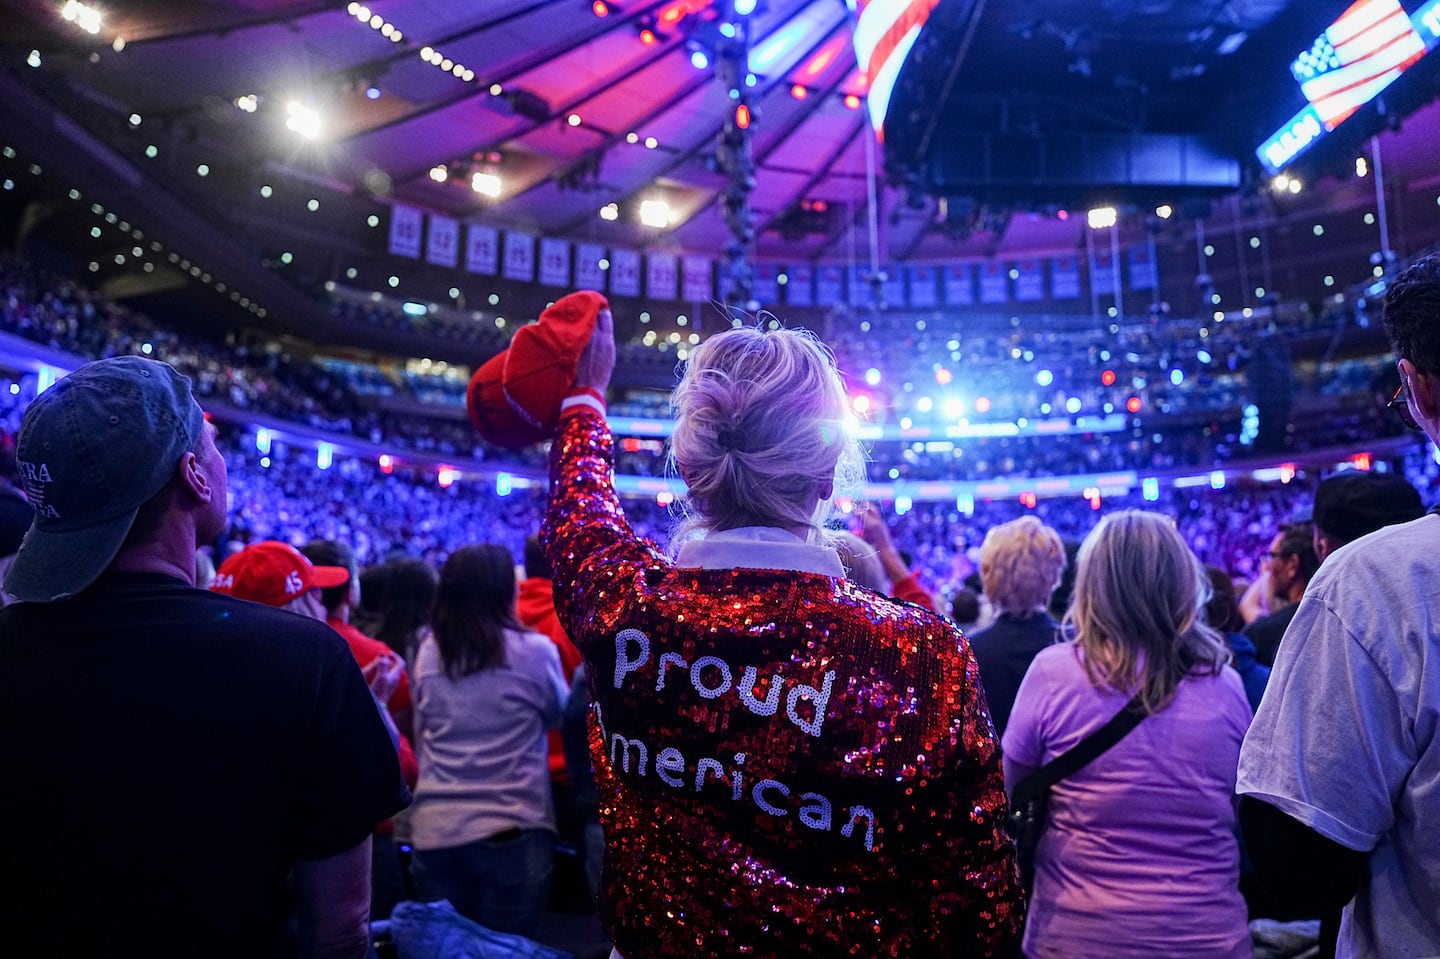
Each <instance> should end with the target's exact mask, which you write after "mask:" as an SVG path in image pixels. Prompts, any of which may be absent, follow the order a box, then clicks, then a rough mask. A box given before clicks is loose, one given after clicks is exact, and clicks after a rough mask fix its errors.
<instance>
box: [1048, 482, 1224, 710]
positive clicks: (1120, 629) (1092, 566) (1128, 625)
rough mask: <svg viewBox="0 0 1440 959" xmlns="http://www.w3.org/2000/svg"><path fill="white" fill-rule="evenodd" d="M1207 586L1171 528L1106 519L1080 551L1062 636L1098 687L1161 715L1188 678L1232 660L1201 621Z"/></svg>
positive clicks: (1133, 518) (1162, 521)
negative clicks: (1069, 641) (1134, 697)
mask: <svg viewBox="0 0 1440 959" xmlns="http://www.w3.org/2000/svg"><path fill="white" fill-rule="evenodd" d="M1209 599H1210V581H1209V579H1208V578H1207V577H1206V575H1205V569H1204V567H1203V566H1202V565H1201V564H1200V560H1199V559H1197V558H1196V556H1195V554H1194V553H1193V552H1191V550H1190V547H1189V546H1187V545H1186V543H1185V540H1184V539H1182V538H1181V536H1180V533H1179V531H1178V530H1176V529H1175V524H1174V522H1173V521H1172V520H1171V519H1170V517H1168V516H1164V515H1162V514H1160V513H1150V512H1146V511H1143V510H1124V511H1121V512H1118V513H1111V514H1110V515H1108V516H1106V517H1104V518H1103V519H1101V520H1100V522H1099V523H1098V524H1097V525H1096V526H1095V529H1094V530H1092V531H1091V533H1090V535H1089V536H1087V537H1086V538H1085V541H1084V542H1083V543H1082V544H1081V545H1080V553H1079V556H1078V557H1077V558H1076V571H1075V590H1074V594H1073V597H1072V599H1071V601H1070V608H1069V610H1068V611H1067V612H1066V613H1065V621H1064V625H1065V629H1066V633H1067V635H1068V636H1069V637H1070V638H1071V639H1072V640H1073V641H1074V642H1075V643H1077V644H1078V645H1079V646H1080V649H1081V651H1082V652H1083V653H1084V659H1085V672H1086V673H1087V675H1089V677H1090V681H1091V682H1092V683H1093V684H1094V685H1095V686H1096V687H1097V688H1101V687H1108V688H1110V689H1113V690H1115V691H1117V692H1123V693H1129V694H1132V695H1134V694H1138V695H1139V696H1140V702H1141V705H1142V706H1143V707H1144V709H1145V712H1146V713H1147V714H1153V713H1157V712H1160V711H1161V710H1163V709H1165V707H1167V706H1168V705H1170V702H1171V700H1173V699H1174V698H1175V690H1176V689H1177V688H1178V687H1179V685H1180V682H1181V681H1182V680H1183V679H1184V678H1185V677H1186V676H1191V675H1216V674H1218V673H1219V672H1220V671H1221V670H1222V669H1223V668H1224V667H1225V665H1226V664H1227V663H1228V662H1229V661H1230V651H1229V649H1228V647H1227V646H1226V645H1225V640H1224V639H1223V638H1222V637H1221V635H1220V634H1219V633H1218V632H1216V631H1215V630H1214V629H1212V628H1210V627H1209V626H1208V625H1206V623H1205V618H1204V608H1205V604H1206V603H1207V602H1208V601H1209Z"/></svg>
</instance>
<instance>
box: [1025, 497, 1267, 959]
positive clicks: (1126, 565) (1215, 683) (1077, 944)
mask: <svg viewBox="0 0 1440 959" xmlns="http://www.w3.org/2000/svg"><path fill="white" fill-rule="evenodd" d="M1208 596H1209V582H1208V580H1207V579H1206V577H1205V573H1204V570H1203V568H1202V567H1201V565H1200V562H1199V560H1197V559H1196V558H1195V556H1194V554H1193V553H1191V552H1190V549H1189V548H1188V547H1187V546H1186V545H1185V542H1184V540H1182V539H1181V537H1180V534H1179V533H1178V532H1176V530H1175V526H1174V523H1173V522H1172V521H1171V520H1170V519H1169V517H1166V516H1162V515H1160V514H1158V513H1146V512H1141V511H1138V510H1128V511H1125V512H1121V513H1115V514H1112V515H1110V516H1107V517H1105V518H1104V519H1102V520H1101V521H1100V523H1099V524H1098V525H1097V526H1096V527H1095V530H1094V531H1093V532H1092V533H1091V534H1090V536H1089V537H1088V538H1087V539H1086V541H1085V543H1084V544H1083V545H1082V546H1081V548H1080V554H1079V557H1078V569H1077V572H1076V577H1075V592H1074V597H1073V599H1072V600H1071V605H1070V609H1069V611H1068V612H1067V613H1066V615H1065V627H1066V631H1067V634H1068V635H1069V637H1070V640H1069V641H1068V642H1065V643H1061V644H1059V645H1056V646H1051V647H1049V648H1048V649H1045V650H1043V651H1042V652H1040V654H1039V655H1037V656H1036V657H1035V660H1034V662H1033V663H1032V664H1031V666H1030V669H1029V671H1028V672H1027V673H1026V674H1025V679H1024V681H1023V682H1022V683H1021V685H1020V691H1019V694H1018V695H1017V697H1016V700H1015V708H1014V711H1013V712H1012V713H1011V716H1010V724H1009V726H1008V728H1007V729H1006V731H1005V738H1004V744H1003V745H1004V763H1005V782H1006V785H1007V787H1008V788H1009V789H1010V790H1011V791H1012V792H1013V790H1014V788H1015V786H1016V785H1017V784H1018V783H1019V782H1021V781H1022V780H1023V779H1024V778H1025V777H1026V776H1028V775H1030V774H1031V773H1033V772H1035V771H1036V770H1037V769H1039V768H1040V767H1041V766H1043V765H1044V764H1045V763H1047V762H1049V761H1050V760H1052V759H1054V758H1055V757H1056V756H1059V755H1060V754H1062V753H1064V752H1065V751H1066V750H1068V749H1070V748H1072V747H1073V746H1075V745H1076V744H1078V743H1079V742H1080V741H1081V740H1082V739H1084V738H1085V737H1086V736H1088V735H1089V734H1090V733H1091V732H1093V731H1095V730H1096V729H1098V728H1099V727H1100V726H1101V725H1103V724H1104V723H1105V722H1106V721H1107V720H1109V719H1110V718H1111V717H1112V716H1114V715H1115V714H1116V713H1118V712H1119V711H1120V710H1121V709H1122V708H1124V706H1125V704H1126V702H1127V701H1128V700H1129V699H1130V698H1131V697H1132V696H1135V695H1136V694H1137V693H1138V694H1139V696H1140V701H1141V703H1142V705H1143V707H1144V710H1145V713H1146V715H1145V718H1144V719H1143V720H1142V721H1141V722H1140V724H1139V725H1138V726H1137V727H1135V729H1134V730H1132V731H1131V732H1130V733H1129V734H1128V735H1127V736H1126V737H1125V738H1124V739H1122V740H1121V741H1120V742H1119V743H1118V744H1116V745H1115V746H1113V747H1111V748H1110V749H1109V750H1108V751H1107V752H1105V753H1104V754H1103V755H1101V756H1100V757H1099V758H1097V759H1095V760H1094V761H1093V762H1091V763H1090V764H1089V765H1087V766H1085V767H1084V768H1083V769H1081V770H1080V771H1079V772H1077V773H1075V774H1074V775H1073V776H1071V777H1069V778H1068V779H1066V780H1064V781H1062V782H1060V783H1059V784H1057V785H1056V786H1055V787H1054V789H1053V790H1052V792H1051V799H1050V819H1049V823H1048V824H1047V826H1046V828H1045V832H1044V834H1043V835H1042V837H1041V840H1040V845H1039V848H1038V849H1037V851H1036V855H1035V888H1034V890H1033V894H1032V896H1031V900H1030V912H1029V916H1028V918H1027V921H1026V927H1025V943H1024V949H1025V954H1026V955H1027V956H1029V957H1031V959H1049V957H1059V956H1065V957H1067V959H1074V957H1086V956H1095V957H1101V956H1103V957H1105V959H1123V957H1132V956H1133V957H1142V956H1143V957H1152V956H1160V955H1163V956H1167V957H1192V956H1193V957H1202V956H1203V957H1207V959H1208V957H1220V959H1231V957H1233V959H1240V957H1246V959H1248V957H1250V956H1251V955H1252V950H1251V945H1250V936H1249V931H1248V928H1247V925H1246V915H1245V903H1244V900H1243V899H1242V898H1241V896H1240V890H1239V885H1238V883H1239V871H1240V850H1239V846H1238V843H1237V841H1236V838H1235V836H1236V833H1235V776H1236V768H1237V764H1238V762H1239V756H1240V742H1241V740H1242V739H1243V738H1244V735H1245V729H1246V727H1247V726H1248V725H1249V722H1250V717H1251V712H1250V705H1249V703H1248V702H1247V701H1246V699H1245V690H1244V687H1243V686H1242V684H1241V682H1240V677H1239V675H1237V674H1236V672H1235V671H1234V670H1233V669H1231V668H1229V666H1228V665H1227V663H1228V662H1229V660H1230V654H1229V651H1228V650H1227V648H1226V646H1225V642H1224V640H1223V639H1222V638H1221V636H1220V635H1219V634H1218V633H1217V632H1215V631H1214V630H1213V629H1211V628H1210V627H1209V626H1207V625H1205V621H1204V618H1203V616H1202V614H1201V611H1202V609H1203V608H1204V605H1205V601H1206V599H1207V598H1208Z"/></svg>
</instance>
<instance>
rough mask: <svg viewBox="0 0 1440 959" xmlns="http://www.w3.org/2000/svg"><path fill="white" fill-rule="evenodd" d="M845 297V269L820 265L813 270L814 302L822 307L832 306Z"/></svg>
mask: <svg viewBox="0 0 1440 959" xmlns="http://www.w3.org/2000/svg"><path fill="white" fill-rule="evenodd" d="M844 298H845V271H843V270H841V269H840V267H838V266H822V267H820V268H819V269H818V270H816V271H815V302H816V303H819V304H820V305H821V306H822V307H829V306H833V305H834V304H836V303H840V302H842V301H843V300H844Z"/></svg>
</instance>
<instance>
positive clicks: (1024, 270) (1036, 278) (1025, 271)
mask: <svg viewBox="0 0 1440 959" xmlns="http://www.w3.org/2000/svg"><path fill="white" fill-rule="evenodd" d="M1014 269H1015V299H1017V300H1019V301H1020V302H1022V303H1034V302H1035V301H1036V300H1043V299H1045V273H1044V269H1043V268H1042V267H1041V265H1040V261H1039V260H1020V261H1018V262H1016V264H1015V267H1014Z"/></svg>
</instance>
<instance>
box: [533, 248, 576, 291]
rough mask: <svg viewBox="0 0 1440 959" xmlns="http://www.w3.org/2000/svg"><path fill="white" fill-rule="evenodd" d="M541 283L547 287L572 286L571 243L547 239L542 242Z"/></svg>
mask: <svg viewBox="0 0 1440 959" xmlns="http://www.w3.org/2000/svg"><path fill="white" fill-rule="evenodd" d="M540 282H541V283H544V284H545V285H546V286H569V285H570V241H569V240H556V239H554V238H552V237H548V236H547V237H545V238H544V239H542V240H541V241H540Z"/></svg>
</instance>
